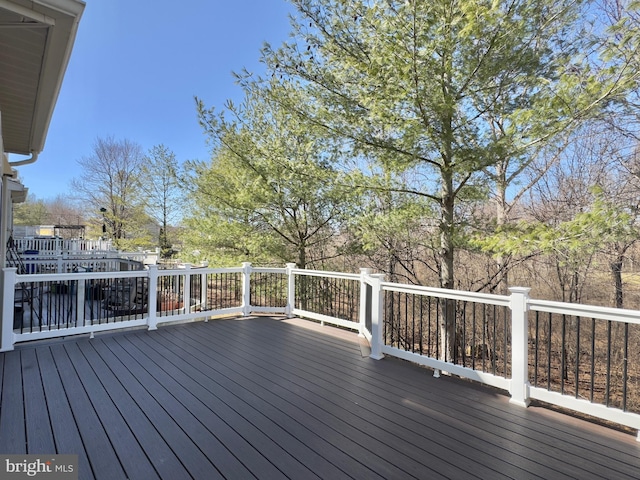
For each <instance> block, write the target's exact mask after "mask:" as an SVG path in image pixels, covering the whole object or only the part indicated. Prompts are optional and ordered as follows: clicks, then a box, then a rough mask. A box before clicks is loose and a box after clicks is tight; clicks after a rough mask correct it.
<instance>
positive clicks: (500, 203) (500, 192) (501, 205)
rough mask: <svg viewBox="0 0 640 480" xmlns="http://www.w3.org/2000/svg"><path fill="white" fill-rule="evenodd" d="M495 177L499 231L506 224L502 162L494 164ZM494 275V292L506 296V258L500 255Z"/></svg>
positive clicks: (507, 286) (505, 197) (504, 176)
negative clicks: (495, 282)
mask: <svg viewBox="0 0 640 480" xmlns="http://www.w3.org/2000/svg"><path fill="white" fill-rule="evenodd" d="M496 177H497V179H496V227H497V228H498V229H500V228H501V227H504V226H505V225H506V224H507V189H506V185H507V180H506V169H505V164H504V162H497V163H496ZM496 273H497V278H498V283H497V285H496V290H497V292H498V293H499V294H502V295H506V294H507V293H508V291H509V273H508V272H507V258H506V256H505V255H503V254H502V253H501V254H499V255H498V256H497V257H496Z"/></svg>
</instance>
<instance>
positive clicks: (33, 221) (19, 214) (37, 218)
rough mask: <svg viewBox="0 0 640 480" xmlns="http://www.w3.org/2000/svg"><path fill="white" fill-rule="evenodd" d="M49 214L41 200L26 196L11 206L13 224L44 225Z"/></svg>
mask: <svg viewBox="0 0 640 480" xmlns="http://www.w3.org/2000/svg"><path fill="white" fill-rule="evenodd" d="M48 216H49V214H48V211H47V206H46V205H45V203H44V201H43V200H38V199H32V198H31V197H27V201H26V202H24V203H18V204H16V205H14V206H13V223H14V225H44V224H45V223H46V221H47V218H48Z"/></svg>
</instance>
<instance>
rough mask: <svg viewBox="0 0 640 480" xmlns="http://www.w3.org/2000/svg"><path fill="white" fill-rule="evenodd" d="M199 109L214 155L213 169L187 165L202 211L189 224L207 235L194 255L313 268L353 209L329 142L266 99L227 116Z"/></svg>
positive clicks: (250, 96)
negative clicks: (313, 254) (316, 253)
mask: <svg viewBox="0 0 640 480" xmlns="http://www.w3.org/2000/svg"><path fill="white" fill-rule="evenodd" d="M198 106H199V115H200V121H201V124H202V126H203V128H204V129H205V131H206V133H207V134H208V135H209V138H210V141H211V143H212V145H213V147H214V150H213V151H214V156H213V159H212V162H211V164H204V163H197V162H191V163H189V164H188V165H187V168H188V170H189V171H190V182H189V183H190V184H191V185H193V189H192V192H191V198H192V199H193V201H194V202H195V204H196V205H197V208H196V210H194V211H192V212H191V213H190V214H189V215H188V216H187V220H186V221H187V225H189V224H191V225H193V224H194V222H199V223H198V224H199V225H200V226H201V230H202V234H201V236H200V239H199V240H198V239H194V238H190V239H189V240H188V245H189V246H188V248H189V249H191V250H198V251H199V252H200V253H201V254H202V253H203V252H207V255H220V254H221V253H222V252H224V253H223V254H222V256H223V257H224V258H227V257H230V258H237V256H238V254H240V255H242V256H244V261H247V260H249V261H254V262H255V261H257V260H258V259H265V258H267V259H268V260H270V261H278V262H283V261H284V262H291V261H295V262H296V263H297V264H298V265H299V266H305V265H306V264H307V262H308V261H309V260H311V259H310V258H309V257H308V255H309V251H310V249H311V248H314V249H316V250H317V249H319V248H320V247H321V246H323V245H326V244H327V243H328V242H329V241H330V240H331V238H332V236H333V235H334V234H335V233H336V232H337V230H338V228H339V225H340V223H341V219H342V218H343V216H344V215H346V214H348V212H349V209H350V207H349V205H350V204H349V198H350V197H351V196H352V192H350V191H349V190H348V189H345V188H344V186H343V185H342V184H341V181H340V175H339V173H338V172H337V171H335V170H334V169H332V168H331V166H330V162H329V161H328V160H327V156H328V155H330V154H328V153H327V149H326V148H325V147H326V142H325V139H323V138H322V137H319V136H318V135H317V134H316V132H314V130H313V129H308V128H303V126H302V125H301V124H300V123H299V122H298V120H297V118H296V116H295V115H291V114H288V113H286V112H284V111H282V110H281V109H279V108H278V105H277V104H274V103H269V102H268V101H267V100H266V97H265V96H264V95H260V92H247V96H246V99H245V102H244V103H243V104H242V105H239V106H236V105H233V104H232V103H230V102H229V103H228V104H227V108H226V110H225V111H224V112H223V113H220V114H217V113H216V112H215V111H214V110H213V109H206V108H205V107H204V105H203V104H202V103H201V102H199V103H198ZM225 113H226V114H227V115H229V116H231V117H232V119H231V120H227V118H225ZM203 219H204V222H203ZM205 239H206V240H205Z"/></svg>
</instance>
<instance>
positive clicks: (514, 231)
mask: <svg viewBox="0 0 640 480" xmlns="http://www.w3.org/2000/svg"><path fill="white" fill-rule="evenodd" d="M637 235H638V232H637V228H635V227H634V220H633V217H632V215H630V214H629V213H628V212H625V211H623V210H622V209H621V208H619V207H618V206H616V205H614V204H612V203H609V202H607V201H605V200H604V199H603V198H601V197H597V198H596V200H595V201H594V203H593V205H592V206H591V208H590V209H589V210H588V211H586V212H582V213H578V214H576V215H575V216H574V217H573V218H572V219H570V220H567V221H564V222H559V223H557V224H554V225H550V224H548V223H541V222H521V223H518V224H516V225H507V226H504V227H502V228H500V229H498V231H497V232H496V233H495V234H494V235H491V236H488V237H479V236H478V237H476V238H475V239H474V240H473V244H474V245H475V246H477V247H479V248H480V249H482V250H483V251H485V252H488V253H491V254H493V255H497V256H498V255H538V254H553V255H556V256H557V257H558V258H559V259H560V265H561V266H565V265H568V264H571V263H572V262H580V259H581V258H584V257H585V256H587V255H591V254H593V253H595V252H597V251H601V250H603V249H604V248H605V247H606V246H607V245H609V244H611V243H613V242H618V241H628V240H629V239H631V238H635V237H637Z"/></svg>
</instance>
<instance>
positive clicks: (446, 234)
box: [439, 169, 456, 361]
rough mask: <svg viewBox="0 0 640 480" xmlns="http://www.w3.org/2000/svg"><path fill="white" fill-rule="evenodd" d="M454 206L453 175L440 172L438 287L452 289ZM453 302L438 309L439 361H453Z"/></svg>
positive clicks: (449, 172) (445, 303)
mask: <svg viewBox="0 0 640 480" xmlns="http://www.w3.org/2000/svg"><path fill="white" fill-rule="evenodd" d="M454 204H455V193H454V189H453V174H452V172H451V170H450V169H443V170H442V202H441V207H440V210H441V212H440V214H441V218H440V255H439V256H440V286H441V287H442V288H450V289H452V288H453V287H454V271H453V267H454V244H453V234H454V224H453V219H454V212H453V209H454ZM455 318H456V309H455V301H454V300H450V299H442V300H441V309H440V357H441V360H445V361H453V359H454V347H455V343H456V342H455V336H456V328H455Z"/></svg>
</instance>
